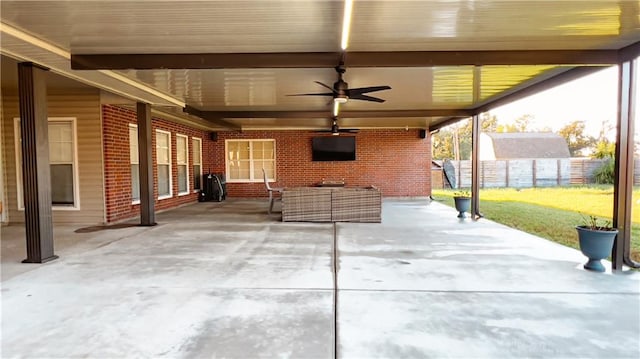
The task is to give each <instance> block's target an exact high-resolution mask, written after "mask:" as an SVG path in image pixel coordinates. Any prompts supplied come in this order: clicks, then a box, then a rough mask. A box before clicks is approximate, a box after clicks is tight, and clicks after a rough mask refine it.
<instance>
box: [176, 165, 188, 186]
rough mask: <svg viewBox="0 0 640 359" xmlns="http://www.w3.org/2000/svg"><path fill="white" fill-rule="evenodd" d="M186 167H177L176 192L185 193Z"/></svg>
mask: <svg viewBox="0 0 640 359" xmlns="http://www.w3.org/2000/svg"><path fill="white" fill-rule="evenodd" d="M187 183H188V181H187V166H185V165H180V166H178V192H187V191H188V190H189V186H188V185H187Z"/></svg>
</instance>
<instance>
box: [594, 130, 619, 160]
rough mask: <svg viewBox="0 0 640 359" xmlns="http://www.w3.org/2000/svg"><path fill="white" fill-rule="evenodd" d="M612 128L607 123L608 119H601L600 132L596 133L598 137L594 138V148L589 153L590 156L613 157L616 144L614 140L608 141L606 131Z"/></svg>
mask: <svg viewBox="0 0 640 359" xmlns="http://www.w3.org/2000/svg"><path fill="white" fill-rule="evenodd" d="M611 130H613V126H612V125H611V124H609V121H602V126H601V127H600V133H599V134H598V139H597V140H595V139H594V141H593V142H594V144H595V148H594V150H593V152H592V153H591V157H593V158H613V156H615V152H616V144H615V142H611V141H609V139H608V138H607V133H609V132H610V131H611Z"/></svg>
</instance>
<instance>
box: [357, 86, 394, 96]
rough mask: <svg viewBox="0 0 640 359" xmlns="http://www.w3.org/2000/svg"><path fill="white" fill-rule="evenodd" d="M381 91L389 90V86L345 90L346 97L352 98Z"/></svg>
mask: <svg viewBox="0 0 640 359" xmlns="http://www.w3.org/2000/svg"><path fill="white" fill-rule="evenodd" d="M382 90H391V86H387V85H384V86H370V87H357V88H354V89H349V90H347V96H349V97H354V96H357V95H362V94H363V93H367V92H375V91H382Z"/></svg>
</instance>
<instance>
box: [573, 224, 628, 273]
mask: <svg viewBox="0 0 640 359" xmlns="http://www.w3.org/2000/svg"><path fill="white" fill-rule="evenodd" d="M583 219H584V224H582V225H579V226H576V231H578V242H579V244H580V251H581V252H582V254H584V255H585V256H587V258H589V260H588V261H587V263H585V265H584V269H588V270H592V271H594V272H604V271H605V268H604V266H603V265H602V263H600V260H602V259H604V258H607V257H608V256H609V255H611V250H612V249H613V241H614V240H615V238H616V235H618V230H617V229H616V228H613V227H611V222H609V221H607V222H601V221H600V220H599V219H598V217H596V216H592V215H591V216H589V217H584V216H583Z"/></svg>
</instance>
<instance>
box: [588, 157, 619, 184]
mask: <svg viewBox="0 0 640 359" xmlns="http://www.w3.org/2000/svg"><path fill="white" fill-rule="evenodd" d="M613 170H614V169H613V159H612V158H608V159H607V161H606V162H605V163H603V164H602V166H600V167H598V169H596V170H595V171H594V172H593V176H594V179H595V181H596V183H599V184H613V178H614V174H613Z"/></svg>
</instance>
